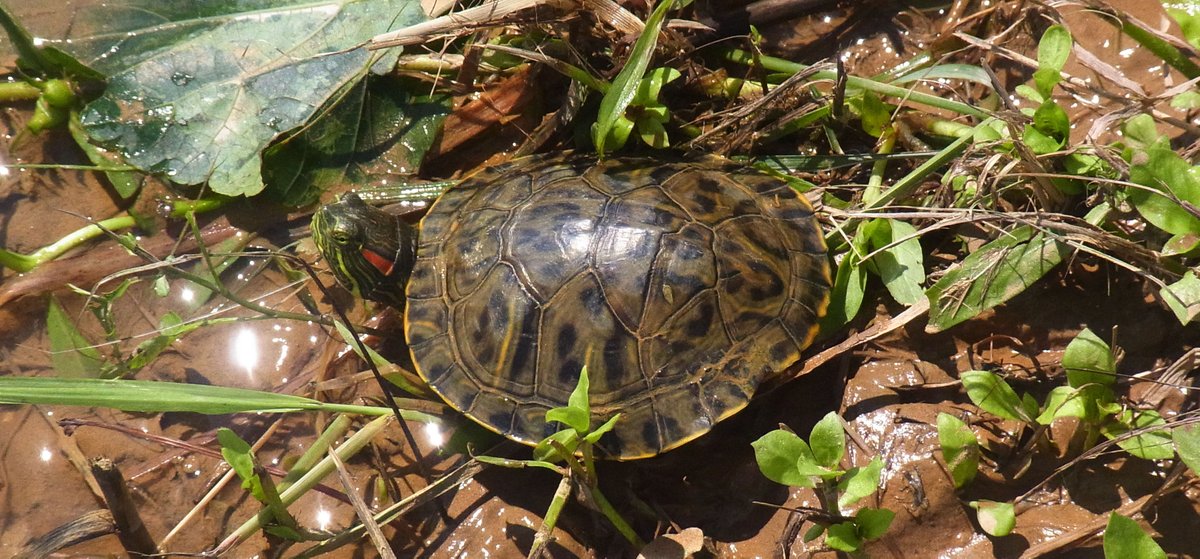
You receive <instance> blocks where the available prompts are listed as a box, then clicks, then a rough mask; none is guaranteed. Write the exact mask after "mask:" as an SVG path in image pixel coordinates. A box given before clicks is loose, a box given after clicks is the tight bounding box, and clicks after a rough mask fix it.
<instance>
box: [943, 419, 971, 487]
mask: <svg viewBox="0 0 1200 559" xmlns="http://www.w3.org/2000/svg"><path fill="white" fill-rule="evenodd" d="M937 430H938V442H939V443H940V444H941V447H942V459H943V460H945V461H946V467H947V468H948V469H949V470H950V478H951V479H952V480H953V481H954V487H955V488H956V489H960V488H962V487H964V486H966V485H967V484H968V483H971V480H973V479H975V474H976V473H977V472H978V471H979V439H977V438H976V437H975V432H974V431H972V430H971V428H970V427H968V426H967V424H966V423H963V421H962V420H961V419H959V418H957V417H954V416H953V415H950V414H948V413H945V412H941V413H938V416H937Z"/></svg>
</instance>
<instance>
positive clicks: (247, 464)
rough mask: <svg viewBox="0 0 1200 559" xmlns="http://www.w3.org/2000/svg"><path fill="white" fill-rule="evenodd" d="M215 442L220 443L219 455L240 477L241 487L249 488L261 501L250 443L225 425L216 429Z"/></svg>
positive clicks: (260, 485)
mask: <svg viewBox="0 0 1200 559" xmlns="http://www.w3.org/2000/svg"><path fill="white" fill-rule="evenodd" d="M217 442H219V443H221V457H222V458H224V459H225V462H226V463H227V464H229V467H230V468H233V471H234V473H236V474H237V475H238V477H239V478H241V479H242V487H244V488H246V489H249V490H250V492H251V493H252V494H254V498H255V499H258V500H259V501H260V502H261V501H262V500H263V492H262V484H260V483H259V482H258V475H257V474H255V472H254V454H253V452H252V451H251V450H250V443H247V442H246V441H245V440H243V439H242V438H241V437H239V436H238V435H237V433H234V432H233V431H232V430H230V429H229V428H227V427H221V428H219V429H217Z"/></svg>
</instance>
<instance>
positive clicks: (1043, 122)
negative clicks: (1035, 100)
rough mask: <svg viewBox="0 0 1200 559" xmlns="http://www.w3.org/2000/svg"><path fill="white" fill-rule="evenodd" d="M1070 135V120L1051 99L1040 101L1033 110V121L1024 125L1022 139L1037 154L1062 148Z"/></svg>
mask: <svg viewBox="0 0 1200 559" xmlns="http://www.w3.org/2000/svg"><path fill="white" fill-rule="evenodd" d="M1070 136H1071V121H1070V118H1069V117H1068V116H1067V111H1065V110H1063V108H1062V107H1060V106H1059V105H1058V103H1055V102H1053V101H1047V102H1045V103H1042V105H1041V106H1040V107H1038V108H1037V110H1036V111H1034V112H1033V123H1032V125H1031V127H1026V129H1025V136H1024V140H1025V143H1027V144H1029V147H1030V148H1031V149H1033V152H1034V153H1036V154H1038V155H1044V154H1047V153H1052V152H1055V151H1058V150H1060V149H1062V147H1063V146H1064V145H1065V144H1066V142H1067V139H1069V138H1070Z"/></svg>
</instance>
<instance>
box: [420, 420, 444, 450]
mask: <svg viewBox="0 0 1200 559" xmlns="http://www.w3.org/2000/svg"><path fill="white" fill-rule="evenodd" d="M425 440H426V441H427V442H428V443H429V445H430V446H432V447H434V448H442V445H444V444H446V436H445V435H444V434H442V427H441V426H440V425H438V424H437V423H433V422H432V421H431V422H429V423H426V424H425Z"/></svg>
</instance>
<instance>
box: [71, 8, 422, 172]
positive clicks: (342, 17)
mask: <svg viewBox="0 0 1200 559" xmlns="http://www.w3.org/2000/svg"><path fill="white" fill-rule="evenodd" d="M424 18H425V15H424V12H423V11H422V9H421V6H420V3H419V2H418V1H416V0H378V1H375V0H372V1H366V0H326V1H320V0H313V1H309V2H291V3H285V2H270V1H264V0H255V1H250V2H239V3H232V2H224V3H220V2H218V3H211V2H205V3H191V2H174V3H160V2H152V1H150V0H132V1H130V2H128V3H125V4H122V5H113V4H104V5H98V8H97V9H96V10H93V11H89V12H86V13H84V14H83V15H81V17H80V23H79V24H78V25H76V26H75V28H74V30H75V34H74V36H72V37H70V38H69V40H68V41H63V42H62V43H61V44H60V45H59V46H61V47H62V48H64V49H66V50H68V51H69V52H70V53H71V54H73V55H75V56H76V57H77V58H79V59H80V60H81V61H82V62H84V63H85V64H88V65H90V66H92V67H94V68H96V69H98V70H100V71H102V72H104V73H106V74H108V75H109V80H108V88H107V89H106V90H105V92H104V95H103V96H101V97H100V98H99V99H96V100H95V101H93V102H92V103H91V104H89V105H88V106H87V108H86V109H85V110H84V112H83V115H82V121H83V123H84V127H85V129H86V130H87V131H88V133H89V134H91V136H92V137H93V138H95V139H96V140H98V141H101V142H105V143H109V144H112V145H114V146H116V147H118V148H119V149H120V150H121V152H122V154H123V155H124V156H125V158H126V159H127V160H128V161H129V162H130V163H131V164H133V165H135V166H137V167H138V168H140V169H143V170H146V171H150V172H156V173H162V174H165V175H167V176H169V177H170V178H171V179H172V180H174V181H176V182H179V183H183V184H198V183H201V182H204V181H208V182H209V184H210V186H211V187H212V189H213V190H214V191H215V192H217V193H220V194H228V195H251V194H255V193H257V192H259V191H261V190H262V188H263V182H262V176H261V172H260V166H261V158H260V152H261V151H262V149H263V148H265V147H266V146H267V144H268V143H269V142H271V141H272V140H273V139H275V138H276V137H278V136H279V135H280V134H282V133H285V132H287V131H289V130H292V129H294V128H296V127H298V126H300V125H301V124H303V123H305V122H306V121H307V120H308V119H309V117H311V116H312V115H313V113H314V112H315V111H316V110H317V109H318V108H319V107H321V106H322V105H323V104H325V102H326V100H327V99H329V98H330V97H332V96H335V95H338V94H340V93H342V92H344V91H345V90H346V87H347V85H348V84H350V83H352V82H353V81H354V80H356V79H359V78H361V77H362V76H364V75H365V74H366V73H367V70H368V67H369V66H371V65H372V64H373V63H378V66H377V68H379V69H381V70H383V69H386V68H387V67H388V65H389V64H390V62H391V61H394V60H395V56H396V53H395V51H391V53H390V54H386V55H381V54H373V53H371V52H368V51H367V50H366V49H365V48H357V47H358V45H360V44H362V43H363V42H364V41H366V39H368V38H370V37H372V36H374V35H376V34H379V33H383V32H386V31H389V30H392V29H396V28H398V27H402V26H404V25H408V24H411V23H415V22H417V21H420V20H422V19H424Z"/></svg>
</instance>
